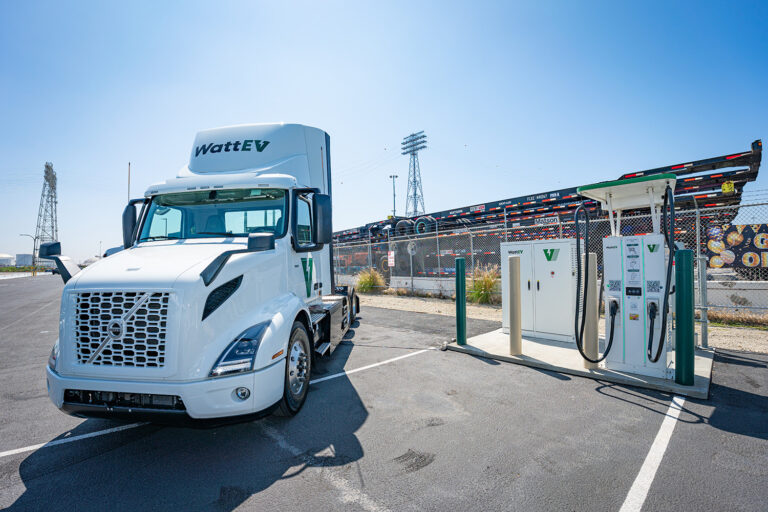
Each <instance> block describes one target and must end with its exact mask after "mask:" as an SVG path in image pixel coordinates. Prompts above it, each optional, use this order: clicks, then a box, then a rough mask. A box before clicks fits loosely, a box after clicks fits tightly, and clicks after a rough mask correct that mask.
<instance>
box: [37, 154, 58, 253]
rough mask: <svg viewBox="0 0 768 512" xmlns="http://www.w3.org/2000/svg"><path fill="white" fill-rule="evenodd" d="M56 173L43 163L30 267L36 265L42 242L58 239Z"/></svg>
mask: <svg viewBox="0 0 768 512" xmlns="http://www.w3.org/2000/svg"><path fill="white" fill-rule="evenodd" d="M57 203H58V201H57V199H56V171H54V170H53V164H52V163H51V162H46V163H45V172H44V180H43V192H42V194H40V209H39V210H38V212H37V230H36V231H35V253H34V254H33V255H32V265H37V253H38V251H39V249H40V244H41V243H43V242H55V241H57V240H58V239H59V223H58V221H57V220H56V204H57Z"/></svg>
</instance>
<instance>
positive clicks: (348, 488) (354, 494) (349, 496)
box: [260, 424, 387, 512]
mask: <svg viewBox="0 0 768 512" xmlns="http://www.w3.org/2000/svg"><path fill="white" fill-rule="evenodd" d="M260 427H261V429H262V430H263V431H264V433H265V434H267V435H268V436H269V437H271V438H272V439H273V440H274V441H275V442H276V443H277V445H278V446H279V447H280V448H282V449H283V450H285V451H287V452H289V453H290V454H291V455H293V456H294V457H298V458H299V459H301V460H302V462H303V463H304V465H305V466H309V467H316V468H318V469H319V470H320V474H321V475H322V476H323V477H324V478H325V479H326V480H327V481H328V482H329V483H330V484H331V485H332V486H334V487H335V488H336V489H337V490H338V491H339V492H340V493H341V501H342V502H343V503H345V504H349V503H355V504H357V505H358V506H359V507H361V508H363V509H365V510H367V511H368V512H386V511H387V509H386V508H385V507H383V506H381V505H379V504H378V503H376V502H375V501H373V500H372V499H371V497H370V496H368V495H367V494H365V493H364V492H363V491H361V490H360V489H358V488H357V487H355V486H354V485H352V483H351V482H349V481H348V480H347V479H346V478H344V477H343V476H342V475H341V474H340V471H339V468H332V467H327V466H323V465H322V464H320V465H317V463H316V462H315V457H316V456H315V457H313V456H310V455H308V454H307V453H305V452H304V451H302V450H300V449H299V448H297V447H296V446H294V445H292V444H291V443H289V442H288V440H287V439H286V438H285V437H283V435H282V434H280V432H278V431H277V430H275V429H274V428H272V427H270V426H267V425H265V424H261V425H260ZM330 448H331V449H332V448H333V446H331V447H330Z"/></svg>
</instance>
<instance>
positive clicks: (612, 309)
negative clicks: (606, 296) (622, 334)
mask: <svg viewBox="0 0 768 512" xmlns="http://www.w3.org/2000/svg"><path fill="white" fill-rule="evenodd" d="M610 302H611V305H610V306H608V312H609V313H610V315H611V316H612V317H615V316H616V315H617V314H618V313H619V301H617V300H615V299H612V300H611V301H610Z"/></svg>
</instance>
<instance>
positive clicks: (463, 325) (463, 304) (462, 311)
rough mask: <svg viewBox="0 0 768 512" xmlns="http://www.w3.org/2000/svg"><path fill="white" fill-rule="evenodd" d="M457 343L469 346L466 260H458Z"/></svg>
mask: <svg viewBox="0 0 768 512" xmlns="http://www.w3.org/2000/svg"><path fill="white" fill-rule="evenodd" d="M456 343H457V344H459V345H466V344H467V276H466V269H465V266H464V258H456Z"/></svg>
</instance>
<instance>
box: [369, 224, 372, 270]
mask: <svg viewBox="0 0 768 512" xmlns="http://www.w3.org/2000/svg"><path fill="white" fill-rule="evenodd" d="M368 268H369V269H370V268H373V263H372V260H371V230H370V229H369V230H368Z"/></svg>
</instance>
